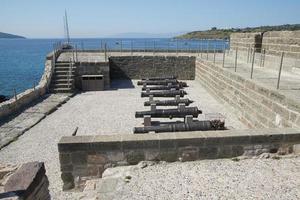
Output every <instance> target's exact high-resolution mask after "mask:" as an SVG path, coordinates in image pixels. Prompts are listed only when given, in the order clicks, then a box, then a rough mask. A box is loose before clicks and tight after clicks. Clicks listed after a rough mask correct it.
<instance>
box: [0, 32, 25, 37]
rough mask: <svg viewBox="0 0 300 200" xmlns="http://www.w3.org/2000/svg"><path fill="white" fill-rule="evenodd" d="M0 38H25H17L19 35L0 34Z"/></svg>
mask: <svg viewBox="0 0 300 200" xmlns="http://www.w3.org/2000/svg"><path fill="white" fill-rule="evenodd" d="M0 38H25V37H23V36H19V35H13V34H9V33H3V32H0Z"/></svg>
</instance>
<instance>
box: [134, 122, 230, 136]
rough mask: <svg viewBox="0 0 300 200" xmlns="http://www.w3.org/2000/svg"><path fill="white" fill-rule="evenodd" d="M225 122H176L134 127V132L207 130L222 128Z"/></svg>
mask: <svg viewBox="0 0 300 200" xmlns="http://www.w3.org/2000/svg"><path fill="white" fill-rule="evenodd" d="M224 129H225V122H224V121H221V120H211V121H210V120H204V121H193V122H189V123H184V122H178V123H170V124H164V125H159V126H145V127H135V128H134V129H133V132H134V133H149V132H155V133H162V132H183V131H208V130H224Z"/></svg>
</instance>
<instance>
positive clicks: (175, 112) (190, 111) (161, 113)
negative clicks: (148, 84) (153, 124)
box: [135, 107, 202, 119]
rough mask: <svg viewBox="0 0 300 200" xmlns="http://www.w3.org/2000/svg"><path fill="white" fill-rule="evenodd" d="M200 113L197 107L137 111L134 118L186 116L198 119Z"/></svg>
mask: <svg viewBox="0 0 300 200" xmlns="http://www.w3.org/2000/svg"><path fill="white" fill-rule="evenodd" d="M201 113H202V111H201V110H199V109H198V108H197V107H187V108H175V109H174V108H173V109H155V110H150V111H137V112H135V118H143V117H144V116H145V115H148V116H150V117H152V118H170V119H172V118H184V117H185V116H187V115H192V116H193V117H196V118H197V117H198V115H199V114H201Z"/></svg>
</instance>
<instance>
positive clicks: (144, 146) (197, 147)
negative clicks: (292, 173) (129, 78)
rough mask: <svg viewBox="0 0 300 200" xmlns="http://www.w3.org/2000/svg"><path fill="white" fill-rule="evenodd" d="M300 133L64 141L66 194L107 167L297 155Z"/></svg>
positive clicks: (60, 146)
mask: <svg viewBox="0 0 300 200" xmlns="http://www.w3.org/2000/svg"><path fill="white" fill-rule="evenodd" d="M298 143H300V130H299V129H256V130H255V129H249V130H227V131H206V132H201V131H197V132H177V133H161V134H144V135H140V134H125V135H124V134H122V135H99V136H74V137H62V138H61V140H60V142H59V143H58V150H59V158H60V168H61V172H62V174H61V177H62V180H63V183H64V188H63V189H64V190H68V189H71V188H74V187H75V185H77V183H76V181H75V180H87V179H89V178H96V177H98V178H99V177H101V176H102V173H103V172H104V170H105V169H106V168H109V167H114V166H120V165H134V164H137V163H138V162H140V161H143V160H147V161H167V162H174V161H193V160H201V159H216V158H231V157H236V156H241V155H247V156H252V155H258V154H261V153H266V152H271V153H276V152H277V153H280V154H287V153H291V152H293V146H294V144H298Z"/></svg>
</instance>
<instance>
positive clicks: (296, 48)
mask: <svg viewBox="0 0 300 200" xmlns="http://www.w3.org/2000/svg"><path fill="white" fill-rule="evenodd" d="M262 48H263V49H264V50H265V51H266V54H271V55H281V53H282V52H283V51H284V52H285V54H286V56H287V57H291V58H297V59H300V31H270V32H265V33H264V34H263V40H262Z"/></svg>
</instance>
